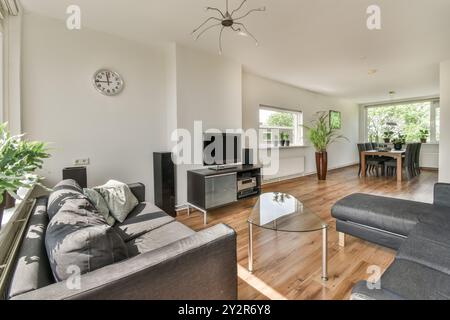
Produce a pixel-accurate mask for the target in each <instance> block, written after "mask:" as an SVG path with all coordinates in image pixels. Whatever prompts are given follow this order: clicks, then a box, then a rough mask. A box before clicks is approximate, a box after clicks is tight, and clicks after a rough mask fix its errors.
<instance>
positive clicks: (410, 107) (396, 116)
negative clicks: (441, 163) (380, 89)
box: [366, 100, 440, 143]
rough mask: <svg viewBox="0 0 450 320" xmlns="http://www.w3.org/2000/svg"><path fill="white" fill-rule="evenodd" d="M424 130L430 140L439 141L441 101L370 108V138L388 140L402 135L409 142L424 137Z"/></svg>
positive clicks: (368, 130) (367, 134) (381, 140)
mask: <svg viewBox="0 0 450 320" xmlns="http://www.w3.org/2000/svg"><path fill="white" fill-rule="evenodd" d="M424 131H425V134H426V137H427V141H428V142H433V143H434V142H438V141H439V135H440V109H439V101H438V100H425V101H412V102H404V103H396V104H392V105H389V104H386V105H379V106H368V107H366V138H367V141H371V142H387V141H388V140H392V139H393V138H398V137H399V136H402V137H404V138H405V139H406V141H407V142H419V141H420V140H421V138H423V136H424ZM385 139H386V140H385Z"/></svg>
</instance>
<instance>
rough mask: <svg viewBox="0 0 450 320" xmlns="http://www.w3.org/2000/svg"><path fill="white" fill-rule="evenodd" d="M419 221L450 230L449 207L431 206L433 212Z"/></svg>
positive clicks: (421, 217)
mask: <svg viewBox="0 0 450 320" xmlns="http://www.w3.org/2000/svg"><path fill="white" fill-rule="evenodd" d="M419 221H420V222H423V223H426V224H431V225H437V226H441V227H445V228H447V229H450V207H446V206H441V205H433V212H432V213H431V214H424V215H422V216H420V218H419Z"/></svg>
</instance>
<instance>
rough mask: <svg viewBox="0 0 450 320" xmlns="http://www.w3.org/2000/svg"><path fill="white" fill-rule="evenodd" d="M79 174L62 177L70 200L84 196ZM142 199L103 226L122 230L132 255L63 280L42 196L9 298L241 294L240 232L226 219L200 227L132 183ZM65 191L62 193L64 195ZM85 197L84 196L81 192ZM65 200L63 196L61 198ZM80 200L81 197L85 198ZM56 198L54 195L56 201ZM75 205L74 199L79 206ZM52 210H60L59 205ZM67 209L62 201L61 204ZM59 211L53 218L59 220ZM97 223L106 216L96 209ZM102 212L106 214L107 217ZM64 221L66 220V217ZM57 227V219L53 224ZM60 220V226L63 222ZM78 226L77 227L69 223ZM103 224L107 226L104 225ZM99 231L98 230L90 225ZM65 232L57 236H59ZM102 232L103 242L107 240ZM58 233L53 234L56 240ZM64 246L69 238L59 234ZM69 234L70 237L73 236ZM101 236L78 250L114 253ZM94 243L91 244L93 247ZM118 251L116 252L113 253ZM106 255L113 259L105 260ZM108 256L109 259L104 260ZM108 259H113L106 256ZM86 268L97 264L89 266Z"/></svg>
mask: <svg viewBox="0 0 450 320" xmlns="http://www.w3.org/2000/svg"><path fill="white" fill-rule="evenodd" d="M78 188H79V187H77V186H76V185H74V181H65V182H62V183H61V184H59V187H58V188H57V190H55V192H60V194H61V197H64V201H63V202H64V206H66V205H67V203H69V204H70V203H71V202H74V201H77V197H76V196H73V192H75V193H79V189H78ZM130 189H131V191H132V192H133V194H134V195H135V196H136V198H137V199H138V200H139V201H140V204H139V205H138V206H137V207H136V208H135V209H134V211H133V212H132V213H131V214H130V215H129V216H128V218H127V219H126V220H125V221H124V222H123V223H121V224H117V225H115V226H113V227H109V226H107V225H105V226H100V227H101V228H100V229H99V228H98V227H96V230H97V231H98V230H103V229H104V230H107V233H108V235H113V236H114V237H115V238H114V239H116V240H117V239H118V238H117V237H120V239H121V240H119V242H120V243H121V244H123V245H124V246H125V248H126V252H125V254H126V256H125V257H124V256H121V257H120V259H119V258H118V257H117V256H116V257H113V258H114V259H115V260H114V259H113V258H111V257H108V256H107V257H106V258H107V259H113V260H114V261H115V262H114V263H111V264H109V265H106V266H103V267H100V268H97V269H96V270H93V271H90V272H87V273H85V274H82V275H81V277H78V279H76V278H69V279H67V280H64V281H59V282H58V281H56V280H55V278H56V277H55V276H54V274H55V273H54V272H52V271H54V270H52V268H53V267H55V266H52V265H51V263H54V261H49V255H48V250H47V248H46V244H45V242H46V232H47V230H48V228H49V224H50V225H51V223H50V222H49V216H48V214H47V210H48V207H51V205H50V206H48V203H49V199H48V197H43V198H39V199H38V200H37V202H36V205H35V207H34V209H33V212H32V215H31V217H30V220H29V223H28V226H27V230H26V232H25V236H24V239H23V242H22V244H21V247H20V250H19V252H18V256H17V259H16V264H15V267H14V270H13V272H12V275H11V278H10V284H9V290H8V292H7V296H6V297H5V298H7V299H14V300H24V299H25V300H34V299H39V300H41V299H45V300H60V299H70V300H71V299H117V300H122V299H157V300H159V299H188V300H206V299H227V300H232V299H237V261H236V233H235V232H234V230H233V229H231V228H229V227H227V226H226V225H217V226H214V227H211V228H209V229H206V230H203V231H200V232H194V231H193V230H191V229H190V228H188V227H186V226H185V225H183V224H181V223H179V222H177V221H175V219H174V218H172V217H170V216H169V215H167V214H166V213H164V212H163V211H162V210H161V209H159V208H157V207H156V206H154V205H153V204H151V203H147V202H145V187H144V185H142V184H134V185H130ZM58 197H59V196H58ZM80 197H81V196H78V198H80ZM60 200H61V199H60ZM78 200H79V199H78ZM50 202H51V201H50ZM72 207H73V206H72ZM77 208H78V209H77V210H79V211H80V212H79V214H80V215H79V216H81V217H85V218H86V219H81V220H83V221H77V225H79V226H80V228H81V227H85V225H83V223H84V224H86V223H88V222H89V221H91V220H92V219H91V218H89V219H88V217H90V215H91V214H92V215H96V214H97V213H96V212H91V211H92V210H93V209H92V208H91V207H90V206H86V205H84V206H83V207H81V206H78V207H77ZM51 210H55V207H52V208H51ZM58 210H62V209H58V208H56V211H58ZM53 219H55V218H52V221H53ZM95 219H96V221H97V222H96V223H99V221H100V223H102V222H101V221H102V220H101V218H99V217H98V215H97V216H96V218H95ZM99 219H100V220H99ZM58 224H60V222H58ZM50 227H51V226H50ZM59 227H60V226H59ZM69 227H70V226H69ZM102 228H103V229H102ZM87 232H91V231H87ZM57 236H58V232H57V233H56V234H54V235H52V237H57ZM98 239H103V238H101V237H100V238H97V239H96V240H95V241H99V240H98ZM51 240H52V239H50V240H49V239H47V242H48V243H49V244H52V242H51ZM58 241H59V242H58V245H61V246H67V243H65V242H63V241H62V240H58ZM65 241H66V240H65ZM108 245H109V244H107V243H105V244H104V246H102V244H101V243H100V244H99V243H96V244H95V247H96V251H92V252H91V251H89V252H88V254H87V255H86V253H85V252H84V253H78V252H77V253H76V254H78V255H83V257H84V258H86V256H87V257H88V259H89V260H88V261H94V260H95V258H97V257H95V256H93V255H96V254H105V253H106V255H108V253H109V252H108V251H106V252H105V250H104V249H105V248H110V247H109V246H108ZM89 250H91V249H90V248H89ZM102 250H103V251H102ZM111 256H114V254H112V253H111ZM104 261H105V260H104ZM104 261H103V262H104ZM106 261H107V260H106ZM86 267H92V266H90V265H87V266H86Z"/></svg>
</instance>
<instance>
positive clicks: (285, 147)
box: [259, 145, 311, 150]
mask: <svg viewBox="0 0 450 320" xmlns="http://www.w3.org/2000/svg"><path fill="white" fill-rule="evenodd" d="M309 147H311V146H307V145H292V146H284V147H282V146H278V147H271V146H267V147H266V146H262V147H259V149H260V150H267V149H280V150H284V149H301V148H309Z"/></svg>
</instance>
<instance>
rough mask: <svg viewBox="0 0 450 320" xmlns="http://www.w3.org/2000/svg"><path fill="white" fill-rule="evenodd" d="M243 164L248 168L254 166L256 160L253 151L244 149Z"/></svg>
mask: <svg viewBox="0 0 450 320" xmlns="http://www.w3.org/2000/svg"><path fill="white" fill-rule="evenodd" d="M242 158H243V162H242V163H243V164H244V165H246V166H250V165H254V164H255V160H254V159H253V149H244V155H243V157H242Z"/></svg>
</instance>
